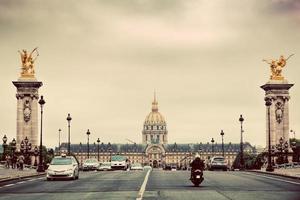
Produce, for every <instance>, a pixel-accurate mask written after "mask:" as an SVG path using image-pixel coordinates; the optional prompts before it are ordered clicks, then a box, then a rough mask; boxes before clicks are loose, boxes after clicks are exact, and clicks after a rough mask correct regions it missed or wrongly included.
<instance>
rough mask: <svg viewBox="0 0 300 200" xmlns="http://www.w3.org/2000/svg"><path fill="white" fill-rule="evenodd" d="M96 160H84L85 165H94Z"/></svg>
mask: <svg viewBox="0 0 300 200" xmlns="http://www.w3.org/2000/svg"><path fill="white" fill-rule="evenodd" d="M96 162H97V160H86V161H85V163H96Z"/></svg>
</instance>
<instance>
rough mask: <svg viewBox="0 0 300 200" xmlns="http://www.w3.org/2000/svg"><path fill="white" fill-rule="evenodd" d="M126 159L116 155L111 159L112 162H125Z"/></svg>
mask: <svg viewBox="0 0 300 200" xmlns="http://www.w3.org/2000/svg"><path fill="white" fill-rule="evenodd" d="M125 160H126V158H125V157H124V156H120V155H116V156H112V157H111V161H119V162H120V161H125Z"/></svg>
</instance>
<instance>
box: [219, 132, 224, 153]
mask: <svg viewBox="0 0 300 200" xmlns="http://www.w3.org/2000/svg"><path fill="white" fill-rule="evenodd" d="M220 134H221V136H222V156H223V157H224V140H223V137H224V131H223V130H221V133H220Z"/></svg>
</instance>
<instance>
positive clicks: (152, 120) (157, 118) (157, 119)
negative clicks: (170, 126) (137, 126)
mask: <svg viewBox="0 0 300 200" xmlns="http://www.w3.org/2000/svg"><path fill="white" fill-rule="evenodd" d="M165 124H166V121H165V118H164V117H163V116H162V114H160V112H158V102H157V101H156V96H155V94H154V101H153V102H152V112H151V113H149V114H148V115H147V117H146V119H145V122H144V125H165Z"/></svg>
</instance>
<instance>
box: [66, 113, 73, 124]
mask: <svg viewBox="0 0 300 200" xmlns="http://www.w3.org/2000/svg"><path fill="white" fill-rule="evenodd" d="M71 120H72V117H71V115H70V113H68V117H67V121H68V122H69V123H70V121H71Z"/></svg>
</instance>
